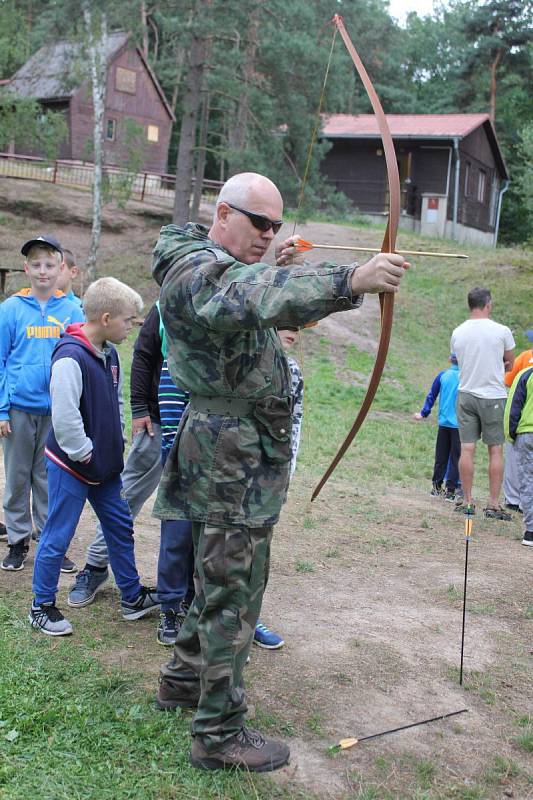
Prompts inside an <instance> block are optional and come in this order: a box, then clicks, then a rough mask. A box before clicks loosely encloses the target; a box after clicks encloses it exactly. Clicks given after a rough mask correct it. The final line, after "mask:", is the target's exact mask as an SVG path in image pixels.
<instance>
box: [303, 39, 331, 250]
mask: <svg viewBox="0 0 533 800" xmlns="http://www.w3.org/2000/svg"><path fill="white" fill-rule="evenodd" d="M336 38H337V26H336V25H334V27H333V36H332V37H331V47H330V50H329V56H328V61H327V64H326V71H325V74H324V80H323V82H322V91H321V92H320V99H319V101H318V108H317V110H316V115H315V124H314V126H313V133H312V134H311V140H310V142H309V147H308V149H307V159H306V162H305V169H304V176H303V178H302V185H301V187H300V194H299V195H298V204H297V206H296V215H295V218H294V226H293V229H292V235H293V236H294V234H295V232H296V225H297V224H298V218H299V216H300V211H301V209H302V205H303V201H304V195H305V188H306V186H307V181H308V178H309V170H310V168H311V158H312V155H313V148H314V146H315V142H316V138H317V136H318V131H319V128H320V117H321V114H322V106H323V105H324V98H325V96H326V84H327V82H328V75H329V68H330V66H331V61H332V59H333V48H334V46H335V39H336Z"/></svg>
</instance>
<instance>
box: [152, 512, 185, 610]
mask: <svg viewBox="0 0 533 800" xmlns="http://www.w3.org/2000/svg"><path fill="white" fill-rule="evenodd" d="M193 571H194V550H193V543H192V522H190V521H189V520H187V519H165V520H162V521H161V544H160V547H159V561H158V563H157V594H158V595H159V599H160V601H161V611H169V610H170V609H172V610H173V611H179V608H180V605H181V603H182V602H183V600H185V602H186V603H187V604H189V605H190V603H191V602H192V599H193V597H194V583H193Z"/></svg>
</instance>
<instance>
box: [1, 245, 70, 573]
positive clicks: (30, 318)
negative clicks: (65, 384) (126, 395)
mask: <svg viewBox="0 0 533 800" xmlns="http://www.w3.org/2000/svg"><path fill="white" fill-rule="evenodd" d="M21 252H22V255H24V256H25V261H24V271H25V272H26V274H27V275H28V278H29V280H30V288H29V289H22V290H21V291H20V292H17V294H15V295H13V296H12V297H9V298H8V299H7V300H5V301H4V302H3V303H2V304H1V305H0V438H1V439H2V443H3V449H4V472H5V491H4V520H5V524H6V528H7V534H8V544H9V553H8V555H7V556H6V558H4V560H3V561H2V564H1V567H2V569H4V570H8V571H12V572H18V571H19V570H21V569H23V567H24V562H25V560H26V558H27V555H28V550H29V540H30V536H31V533H32V512H31V507H32V508H33V525H34V526H35V528H36V531H37V535H38V534H39V533H40V531H41V530H42V527H43V525H44V523H45V520H46V515H47V505H48V503H47V500H48V493H47V487H46V470H45V463H44V443H45V439H46V436H47V434H48V430H49V428H50V420H51V417H50V414H51V409H50V394H49V382H50V363H51V359H52V351H53V349H54V347H55V345H56V343H57V342H58V341H59V337H60V336H61V335H62V334H63V333H64V331H65V328H66V326H67V325H69V324H70V323H72V322H81V321H82V320H83V312H82V310H81V309H80V308H79V306H77V305H75V304H74V303H72V302H71V301H70V300H68V299H67V298H66V297H65V295H64V294H63V293H62V292H61V291H58V290H57V289H56V287H57V280H58V277H59V273H60V270H61V264H62V261H63V252H62V248H61V245H60V244H59V242H58V241H57V239H56V238H55V237H54V236H51V235H49V234H44V235H43V236H38V237H37V238H35V239H30V240H29V241H27V242H26V243H25V244H24V245H23V246H22V250H21ZM30 500H31V502H30ZM62 569H63V571H71V572H72V571H75V569H76V568H75V566H74V564H72V562H70V561H67V562H66V563H65V564H64V567H63V568H62Z"/></svg>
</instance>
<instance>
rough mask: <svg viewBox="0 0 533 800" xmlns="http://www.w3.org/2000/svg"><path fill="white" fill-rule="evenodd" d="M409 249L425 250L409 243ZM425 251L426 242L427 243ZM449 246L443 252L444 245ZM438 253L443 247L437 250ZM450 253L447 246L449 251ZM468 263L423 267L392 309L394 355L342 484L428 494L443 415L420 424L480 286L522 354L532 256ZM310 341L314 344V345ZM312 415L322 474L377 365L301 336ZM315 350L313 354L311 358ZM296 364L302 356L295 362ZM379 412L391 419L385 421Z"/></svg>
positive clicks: (488, 254) (304, 457)
mask: <svg viewBox="0 0 533 800" xmlns="http://www.w3.org/2000/svg"><path fill="white" fill-rule="evenodd" d="M405 236H406V238H407V239H408V241H406V242H404V244H410V243H413V244H415V245H417V246H418V245H421V244H423V243H422V242H421V240H420V237H414V236H412V235H411V236H408V235H407V234H405ZM426 244H427V242H426ZM441 244H442V243H441ZM431 246H432V247H433V248H438V247H439V243H438V242H436V241H434V240H431ZM447 247H448V249H450V243H449V242H448V243H447ZM461 249H464V250H466V252H467V253H468V254H469V256H470V259H469V261H464V262H463V261H462V262H452V261H450V260H448V261H447V260H445V259H444V260H437V259H429V258H420V259H416V260H415V263H414V265H413V266H412V268H411V269H410V270H409V273H408V274H407V276H406V278H405V279H404V282H403V285H402V290H401V292H400V293H399V295H398V298H397V301H396V303H395V313H394V318H395V321H394V327H393V332H392V339H391V347H390V353H389V356H388V359H387V365H386V368H385V373H384V375H383V377H382V380H381V383H380V386H379V389H378V391H377V394H376V398H375V401H374V403H373V406H372V409H371V411H370V414H369V416H368V417H367V419H366V421H365V423H364V425H363V427H362V428H361V430H360V431H359V433H358V434H357V437H356V439H355V442H354V444H353V445H352V446H351V448H350V449H349V450H348V452H347V453H346V455H345V456H344V458H343V460H342V461H341V463H340V465H339V466H338V468H337V470H336V472H335V475H336V477H337V478H339V479H342V480H345V481H350V483H351V485H353V486H369V485H371V486H375V487H379V486H382V485H384V484H391V483H392V484H394V485H396V486H398V487H410V486H413V485H416V486H420V485H427V483H429V482H430V480H431V472H432V467H433V453H434V447H435V437H436V432H437V431H436V424H437V421H436V417H437V409H435V410H434V412H433V414H432V415H431V417H430V418H429V420H428V421H426V422H420V423H414V422H413V421H412V419H411V415H412V413H413V412H414V411H418V410H420V408H421V406H422V404H423V402H424V398H425V396H426V393H427V391H428V389H429V387H430V386H431V382H432V380H433V378H434V377H435V375H436V373H437V372H438V371H439V370H441V369H445V368H446V366H447V357H448V354H449V341H450V335H451V332H452V330H453V328H454V327H456V326H457V325H458V324H460V323H461V322H463V321H464V320H465V319H466V318H467V317H468V310H467V308H466V295H467V293H468V290H469V289H470V288H472V287H473V286H476V285H485V286H488V287H489V288H491V289H492V291H493V299H494V312H493V318H494V319H495V320H497V321H499V322H502V323H504V324H506V325H509V326H510V327H511V329H512V330H513V333H514V335H515V339H516V342H517V352H519V351H520V350H522V349H525V348H526V347H527V346H528V342H527V340H526V337H525V330H526V329H527V328H528V327H530V324H531V320H530V291H529V287H530V286H531V283H532V281H533V262H532V260H531V258H530V255H529V254H528V253H527V252H526V251H522V250H519V249H497V250H490V249H484V248H475V247H466V248H461ZM311 337H312V338H311ZM302 340H303V344H302V350H303V356H304V365H303V368H304V376H305V385H306V397H305V413H304V421H303V432H302V447H301V450H300V462H301V468H303V469H305V470H306V471H307V473H308V474H309V475H310V476H311V477H312V479H315V478H316V477H319V476H320V474H322V473H323V471H324V470H325V468H326V466H327V465H328V464H329V462H330V461H331V459H332V457H333V455H334V454H335V452H336V451H337V449H338V447H339V446H340V444H341V442H342V441H343V439H344V437H345V435H346V434H347V432H348V430H349V429H350V427H351V425H352V423H353V421H354V419H355V416H356V413H357V411H358V409H359V407H360V405H361V402H362V399H363V397H364V394H365V390H366V385H367V383H368V379H369V377H370V372H371V369H372V365H373V363H374V355H373V354H372V353H370V354H369V353H367V352H361V351H358V350H357V349H355V348H354V347H353V346H351V345H347V346H346V347H344V348H342V347H339V346H338V345H335V346H333V345H330V344H329V342H328V341H327V339H326V338H325V337H324V336H320V337H319V336H317V335H316V334H315V333H313V332H312V331H310V332H304V333H303V334H302ZM309 350H311V352H309ZM294 355H295V356H296V358H298V352H295V354H294ZM375 412H387V416H385V417H384V416H379V414H376V413H375ZM486 489H487V453H486V447H484V446H481V445H480V446H479V447H478V448H477V453H476V472H475V486H474V490H475V492H476V493H477V494H478V495H480V496H481V500H482V498H483V495H484V494H485V493H486Z"/></svg>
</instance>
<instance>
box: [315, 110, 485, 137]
mask: <svg viewBox="0 0 533 800" xmlns="http://www.w3.org/2000/svg"><path fill="white" fill-rule="evenodd" d="M323 118H324V124H323V127H322V131H321V135H322V136H325V137H328V138H335V137H337V136H338V137H344V136H345V137H347V138H350V137H353V138H355V137H360V136H361V137H363V136H367V137H368V136H370V137H373V136H379V129H378V125H377V121H376V117H375V116H374V115H373V114H324V115H323ZM488 120H489V115H488V114H387V122H388V123H389V127H390V130H391V134H392V136H394V137H398V138H399V137H412V136H416V137H417V138H422V137H424V138H428V139H431V138H433V137H435V138H437V137H438V138H452V137H455V136H457V137H459V138H460V139H462V138H463V137H464V136H467V135H468V134H469V133H471V132H472V131H473V130H475V129H476V128H479V126H480V125H483V124H484V123H485V122H488Z"/></svg>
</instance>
